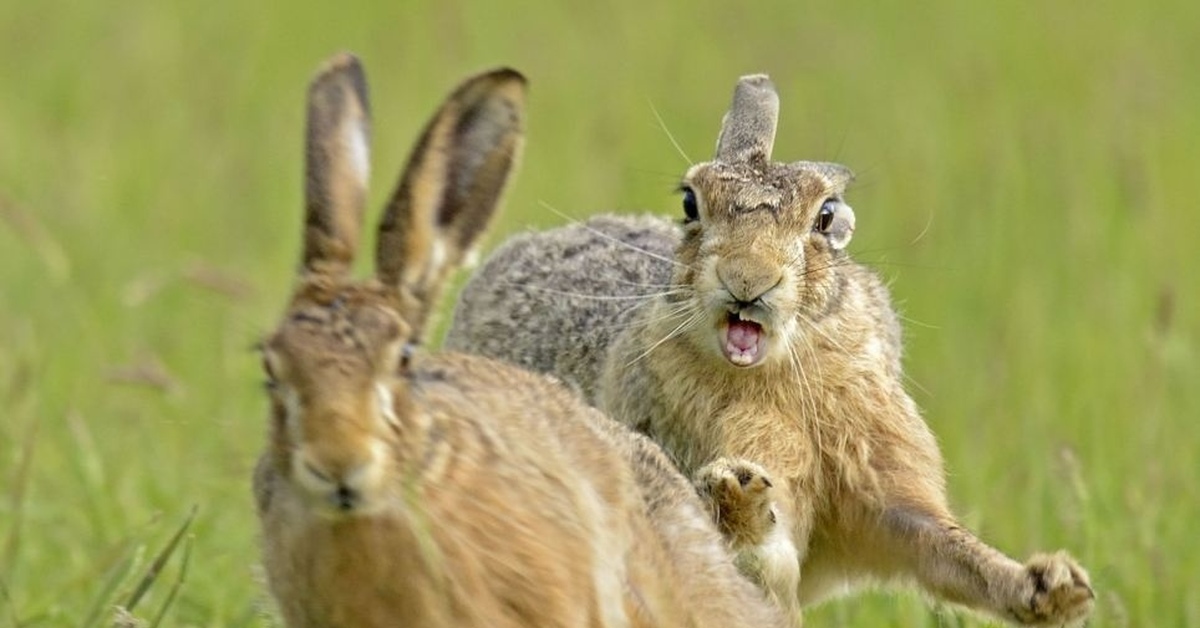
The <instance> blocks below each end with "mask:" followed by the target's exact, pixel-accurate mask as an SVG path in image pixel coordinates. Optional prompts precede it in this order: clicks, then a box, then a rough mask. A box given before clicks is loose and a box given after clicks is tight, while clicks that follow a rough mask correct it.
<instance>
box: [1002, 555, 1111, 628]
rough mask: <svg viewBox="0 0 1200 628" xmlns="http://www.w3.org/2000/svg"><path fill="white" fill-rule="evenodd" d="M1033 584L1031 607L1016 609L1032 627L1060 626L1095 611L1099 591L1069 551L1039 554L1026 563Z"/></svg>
mask: <svg viewBox="0 0 1200 628" xmlns="http://www.w3.org/2000/svg"><path fill="white" fill-rule="evenodd" d="M1025 572H1026V573H1027V574H1029V577H1030V578H1031V580H1032V583H1033V594H1032V595H1031V596H1030V598H1029V603H1028V606H1027V607H1025V608H1020V609H1017V610H1016V611H1015V614H1016V616H1017V619H1018V620H1020V622H1021V623H1023V624H1028V625H1031V626H1057V625H1061V624H1069V623H1073V622H1078V621H1081V620H1083V619H1085V618H1087V616H1088V615H1090V614H1091V613H1092V607H1093V606H1094V605H1095V599H1096V593H1095V592H1094V591H1092V585H1091V582H1089V580H1088V575H1087V572H1086V571H1084V569H1083V567H1080V566H1079V564H1078V563H1076V562H1075V560H1074V559H1072V558H1071V557H1070V556H1069V555H1068V554H1067V553H1066V552H1055V553H1054V554H1037V555H1035V556H1034V557H1033V558H1030V559H1029V562H1027V563H1025Z"/></svg>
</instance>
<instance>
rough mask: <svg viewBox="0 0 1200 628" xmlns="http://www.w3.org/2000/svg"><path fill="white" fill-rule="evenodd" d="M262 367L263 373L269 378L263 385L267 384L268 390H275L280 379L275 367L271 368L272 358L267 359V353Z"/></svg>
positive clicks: (264, 355)
mask: <svg viewBox="0 0 1200 628" xmlns="http://www.w3.org/2000/svg"><path fill="white" fill-rule="evenodd" d="M262 368H263V373H265V374H266V376H267V379H266V380H265V381H264V382H263V386H265V387H266V388H267V390H274V389H275V387H276V386H277V385H278V383H279V380H278V379H277V378H276V377H275V369H273V368H271V360H269V359H267V355H266V354H265V353H264V354H263V356H262Z"/></svg>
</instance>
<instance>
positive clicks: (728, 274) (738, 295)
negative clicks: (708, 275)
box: [717, 260, 783, 305]
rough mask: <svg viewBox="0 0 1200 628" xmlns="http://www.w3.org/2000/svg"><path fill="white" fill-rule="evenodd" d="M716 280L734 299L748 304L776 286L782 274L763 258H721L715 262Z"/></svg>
mask: <svg viewBox="0 0 1200 628" xmlns="http://www.w3.org/2000/svg"><path fill="white" fill-rule="evenodd" d="M717 281H719V282H720V283H721V287H723V288H725V291H726V292H728V293H729V296H730V297H732V298H733V300H734V301H737V302H738V303H740V304H743V305H749V304H751V303H754V302H755V301H757V300H759V299H760V298H762V296H763V295H764V294H766V293H768V292H770V291H771V290H772V289H774V288H775V286H778V285H779V282H781V281H783V275H782V273H781V272H780V271H779V270H778V269H777V268H775V267H774V265H773V264H767V263H766V262H765V260H736V261H728V260H721V261H719V262H717Z"/></svg>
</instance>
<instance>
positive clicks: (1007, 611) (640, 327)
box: [446, 75, 1094, 625]
mask: <svg viewBox="0 0 1200 628" xmlns="http://www.w3.org/2000/svg"><path fill="white" fill-rule="evenodd" d="M778 110H779V100H778V96H777V95H776V93H775V90H774V86H773V85H772V83H771V82H770V80H769V79H768V78H767V77H766V76H765V75H755V76H747V77H743V78H742V79H741V80H740V81H739V82H738V84H737V87H736V90H735V92H734V97H733V103H732V106H731V108H730V110H729V112H728V113H727V115H726V116H725V118H724V121H723V123H722V128H721V131H720V135H719V138H718V140H717V149H716V156H715V159H714V160H713V161H710V162H706V163H700V164H696V165H694V166H692V167H691V168H690V169H689V170H688V172H687V174H686V175H685V176H684V177H683V182H682V185H681V186H680V191H681V193H682V196H683V202H682V205H683V219H682V221H681V223H674V222H669V221H667V220H664V219H661V218H655V217H616V216H604V217H598V218H594V219H592V220H590V221H588V222H586V223H583V224H577V225H573V226H567V227H562V228H559V229H556V230H552V231H549V232H544V233H526V234H522V235H518V236H516V237H514V238H513V239H512V240H511V241H509V242H508V243H506V244H505V245H504V246H503V247H501V248H500V249H498V250H497V251H496V252H495V253H494V254H493V255H492V256H491V258H490V259H489V260H488V261H487V262H486V263H485V265H484V266H483V267H482V268H481V269H480V270H479V271H478V272H477V273H476V275H475V276H474V277H473V278H472V279H471V281H470V282H469V283H468V284H467V286H466V288H465V289H464V292H463V294H462V295H461V297H460V301H459V303H458V306H457V308H456V310H455V312H454V319H453V322H452V324H451V328H450V330H449V333H448V337H447V340H446V346H447V347H448V348H451V349H455V350H463V351H471V352H475V353H479V354H483V355H487V356H491V357H496V358H502V359H505V360H509V361H511V362H514V363H516V364H518V365H521V366H524V367H527V368H530V369H533V370H536V371H540V372H544V373H549V374H552V375H554V376H555V377H558V378H560V379H562V380H565V381H567V382H571V383H573V384H574V385H576V386H577V387H578V388H579V389H580V390H581V391H582V393H583V394H585V395H586V397H587V398H588V400H589V401H591V402H592V403H594V404H595V405H596V406H597V407H599V408H600V409H601V410H604V411H605V412H606V413H608V414H609V415H610V416H612V417H613V418H615V419H617V420H619V421H620V422H622V423H624V424H626V425H628V426H630V427H632V428H634V429H636V430H638V431H640V432H642V433H645V434H646V435H648V436H650V437H651V438H652V439H653V440H654V441H655V442H657V443H658V444H660V445H661V446H662V447H663V449H664V450H665V451H666V452H667V453H668V455H669V456H670V457H671V458H672V460H673V462H675V463H676V464H677V465H678V467H679V468H680V470H681V471H682V472H683V473H685V474H687V475H689V476H692V477H693V478H694V481H695V483H696V486H697V488H698V489H699V491H700V493H701V494H702V495H704V496H705V497H706V498H707V499H708V502H709V504H710V508H711V509H712V511H713V513H714V516H715V517H717V518H718V520H719V523H720V524H721V528H722V531H723V532H724V533H725V535H726V538H727V539H728V540H729V542H730V544H731V546H732V547H733V548H734V549H735V550H736V551H738V555H739V561H740V565H741V567H742V568H743V569H744V570H745V571H746V572H747V575H749V576H751V577H753V578H755V579H756V580H758V581H759V582H760V583H761V584H762V585H763V586H765V587H766V588H768V589H770V590H771V591H772V592H773V593H774V594H775V595H776V596H777V598H778V599H779V601H781V602H783V603H784V604H785V606H786V605H788V604H793V605H795V604H798V605H801V606H804V605H810V604H813V603H816V602H819V601H821V600H823V599H826V598H828V597H830V596H832V595H834V594H837V593H840V592H843V591H846V590H848V589H849V588H852V587H853V586H854V585H856V584H864V583H872V582H874V583H890V582H904V581H910V582H911V581H915V582H916V583H917V584H919V585H920V586H921V587H922V588H923V589H924V590H925V591H927V592H929V593H931V594H933V595H934V596H936V597H938V598H941V599H942V600H946V601H949V602H952V603H957V604H960V605H964V606H967V607H970V608H972V609H976V610H979V611H984V612H986V613H989V614H991V615H993V616H995V617H999V618H1002V619H1005V620H1008V621H1011V622H1016V623H1019V624H1029V625H1045V624H1061V623H1064V622H1071V621H1076V620H1080V619H1082V618H1085V617H1087V616H1088V615H1089V613H1090V612H1091V609H1092V606H1093V598H1094V595H1093V592H1092V589H1091V586H1090V584H1089V580H1088V576H1087V574H1086V572H1085V571H1084V570H1083V569H1082V568H1081V567H1080V566H1079V565H1078V564H1076V562H1075V561H1074V560H1072V559H1071V558H1070V557H1069V556H1068V555H1067V554H1065V553H1061V552H1060V553H1056V554H1049V555H1036V556H1034V557H1033V558H1031V559H1029V560H1028V561H1027V562H1026V563H1024V564H1021V563H1019V562H1017V561H1014V560H1012V559H1010V558H1008V557H1007V556H1005V555H1004V554H1002V553H1001V552H999V551H997V550H995V549H993V548H991V547H989V546H988V545H986V544H984V543H983V542H982V541H980V540H979V539H977V538H976V537H975V536H973V535H972V534H971V533H970V532H968V531H967V530H965V529H964V528H963V527H962V526H961V525H959V524H958V523H957V522H956V519H955V517H954V516H953V514H952V513H951V511H950V509H949V507H948V506H947V499H946V490H945V480H944V472H943V464H942V459H941V456H940V452H939V450H938V447H937V444H936V442H935V440H934V437H933V435H932V434H931V433H930V430H929V429H928V427H927V426H926V424H925V423H924V421H923V420H922V419H921V416H920V413H919V412H918V409H917V407H916V405H915V404H914V402H913V401H912V399H911V398H910V397H909V396H908V394H907V393H906V392H905V390H904V387H903V382H902V371H901V337H900V325H899V322H898V318H897V315H896V313H895V311H894V310H893V308H892V306H891V304H890V298H889V295H888V291H887V289H886V288H885V287H884V285H883V283H882V282H881V281H880V279H879V278H878V277H877V276H876V275H875V274H874V273H872V272H871V271H870V270H869V269H867V268H866V267H864V266H861V265H859V264H857V263H855V262H853V261H851V259H850V258H849V257H848V255H847V252H846V245H847V244H848V243H849V242H850V239H851V236H852V235H853V233H854V229H855V215H854V211H853V210H852V209H851V207H850V206H849V205H848V204H847V202H846V200H845V194H846V188H847V186H848V185H849V184H850V182H851V180H852V178H853V175H852V173H851V171H850V170H849V169H847V168H846V167H844V166H841V165H838V164H833V163H816V162H803V161H801V162H793V163H779V162H773V161H771V151H772V146H773V144H774V137H775V126H776V120H777V118H778ZM748 461H753V462H748ZM754 463H757V464H754ZM758 465H761V467H759V466H758Z"/></svg>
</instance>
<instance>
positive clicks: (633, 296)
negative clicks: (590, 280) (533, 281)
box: [500, 281, 680, 301]
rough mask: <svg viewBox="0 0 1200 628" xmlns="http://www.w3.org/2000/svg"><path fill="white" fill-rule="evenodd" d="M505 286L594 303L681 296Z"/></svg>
mask: <svg viewBox="0 0 1200 628" xmlns="http://www.w3.org/2000/svg"><path fill="white" fill-rule="evenodd" d="M500 283H501V284H503V285H506V286H511V287H514V288H522V289H525V290H534V291H537V292H545V293H547V294H557V295H561V296H564V297H572V298H577V299H591V300H594V301H640V300H646V299H654V298H657V297H665V296H670V295H673V294H679V293H680V291H679V290H666V291H663V292H648V293H646V294H629V295H610V294H584V293H582V292H570V291H568V290H556V289H554V288H544V287H542V286H531V285H527V284H521V283H515V282H508V281H504V282H500Z"/></svg>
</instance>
